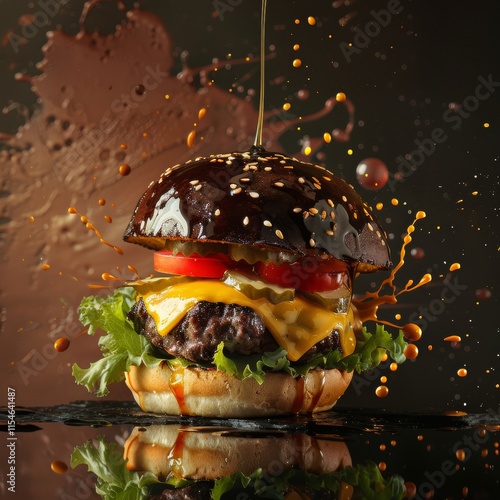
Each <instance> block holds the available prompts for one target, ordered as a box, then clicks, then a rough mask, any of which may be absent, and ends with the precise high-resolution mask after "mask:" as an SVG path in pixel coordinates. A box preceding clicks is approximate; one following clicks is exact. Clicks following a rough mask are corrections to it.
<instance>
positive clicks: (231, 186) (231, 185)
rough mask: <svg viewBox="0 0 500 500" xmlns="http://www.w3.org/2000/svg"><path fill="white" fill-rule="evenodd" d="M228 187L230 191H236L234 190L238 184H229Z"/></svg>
mask: <svg viewBox="0 0 500 500" xmlns="http://www.w3.org/2000/svg"><path fill="white" fill-rule="evenodd" d="M229 187H230V188H231V189H236V188H237V187H238V184H234V183H232V184H229Z"/></svg>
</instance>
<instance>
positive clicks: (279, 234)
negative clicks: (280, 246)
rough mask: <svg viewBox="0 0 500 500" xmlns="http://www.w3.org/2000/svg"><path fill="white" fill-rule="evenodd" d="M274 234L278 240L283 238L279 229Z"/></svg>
mask: <svg viewBox="0 0 500 500" xmlns="http://www.w3.org/2000/svg"><path fill="white" fill-rule="evenodd" d="M275 233H276V236H277V237H278V238H279V239H280V240H282V239H283V238H284V236H283V233H282V232H281V231H280V230H279V229H276V231H275Z"/></svg>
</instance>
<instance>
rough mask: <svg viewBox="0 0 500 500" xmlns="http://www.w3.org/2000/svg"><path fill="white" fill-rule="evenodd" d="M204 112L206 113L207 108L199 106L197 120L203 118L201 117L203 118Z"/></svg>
mask: <svg viewBox="0 0 500 500" xmlns="http://www.w3.org/2000/svg"><path fill="white" fill-rule="evenodd" d="M206 114H207V108H201V109H200V110H199V111H198V120H203V118H205V116H206Z"/></svg>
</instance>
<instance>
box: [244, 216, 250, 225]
mask: <svg viewBox="0 0 500 500" xmlns="http://www.w3.org/2000/svg"><path fill="white" fill-rule="evenodd" d="M249 222H250V219H249V218H248V217H245V218H244V219H243V225H244V226H248V223H249Z"/></svg>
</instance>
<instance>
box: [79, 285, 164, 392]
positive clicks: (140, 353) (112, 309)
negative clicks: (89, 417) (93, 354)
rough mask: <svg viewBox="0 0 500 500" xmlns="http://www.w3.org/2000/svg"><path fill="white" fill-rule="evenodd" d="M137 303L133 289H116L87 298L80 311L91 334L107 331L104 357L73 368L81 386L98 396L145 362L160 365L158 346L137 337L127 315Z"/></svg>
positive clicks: (102, 345)
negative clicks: (109, 293)
mask: <svg viewBox="0 0 500 500" xmlns="http://www.w3.org/2000/svg"><path fill="white" fill-rule="evenodd" d="M134 302H135V291H134V290H133V288H130V287H124V288H119V289H117V290H115V292H114V294H113V295H110V296H108V297H105V298H102V297H98V296H89V297H85V298H84V299H83V300H82V302H81V304H80V308H79V313H80V321H81V323H82V324H83V325H84V326H88V334H89V335H94V334H95V332H96V331H97V330H98V329H100V330H102V331H104V332H106V334H107V335H103V336H102V337H100V338H99V347H100V349H101V352H102V354H103V357H102V358H101V359H100V360H98V361H96V362H95V363H91V364H90V366H89V367H88V368H80V367H79V366H78V365H77V364H76V363H75V364H74V365H73V367H72V373H73V377H74V378H75V380H76V382H77V383H78V384H81V385H84V386H85V387H86V388H87V390H88V391H89V392H92V391H94V389H95V391H94V392H95V394H97V396H106V395H107V394H108V393H109V390H108V384H111V383H113V382H120V381H121V380H123V379H124V378H125V375H124V373H125V372H126V371H127V370H128V369H129V368H130V366H131V365H136V366H139V365H140V364H141V363H144V364H145V365H147V366H149V367H154V366H157V365H159V364H160V362H161V358H160V357H158V354H157V353H156V351H155V349H154V347H153V346H152V345H151V343H150V342H149V341H148V340H147V339H146V338H145V337H144V336H142V335H137V333H136V332H135V330H134V327H133V325H132V323H131V322H130V321H129V320H128V319H127V313H128V311H129V310H130V308H131V307H132V305H133V304H134Z"/></svg>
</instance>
